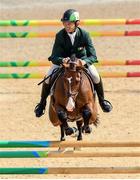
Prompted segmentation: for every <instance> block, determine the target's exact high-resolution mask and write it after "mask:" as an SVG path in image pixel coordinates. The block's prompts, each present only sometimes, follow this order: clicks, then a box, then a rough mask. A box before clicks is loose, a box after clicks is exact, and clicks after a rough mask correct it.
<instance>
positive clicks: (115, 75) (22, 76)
mask: <svg viewBox="0 0 140 180" xmlns="http://www.w3.org/2000/svg"><path fill="white" fill-rule="evenodd" d="M99 74H100V75H101V76H102V77H103V78H130V77H131V78H132V77H140V72H100V73H99ZM44 76H45V73H44V74H43V73H10V74H7V73H6V74H5V73H4V74H3V73H0V79H13V78H14V79H27V78H30V79H38V78H39V79H40V78H44Z"/></svg>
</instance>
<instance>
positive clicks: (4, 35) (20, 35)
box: [0, 30, 140, 38]
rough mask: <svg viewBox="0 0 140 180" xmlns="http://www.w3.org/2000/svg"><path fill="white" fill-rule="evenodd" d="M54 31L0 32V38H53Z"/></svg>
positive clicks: (130, 33)
mask: <svg viewBox="0 0 140 180" xmlns="http://www.w3.org/2000/svg"><path fill="white" fill-rule="evenodd" d="M89 34H90V36H91V37H98V36H100V37H103V36H140V31H138V30H136V31H91V32H89ZM55 35H56V33H55V32H0V38H53V37H55Z"/></svg>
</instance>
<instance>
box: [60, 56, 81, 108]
mask: <svg viewBox="0 0 140 180" xmlns="http://www.w3.org/2000/svg"><path fill="white" fill-rule="evenodd" d="M63 67H64V91H65V92H66V94H67V98H68V103H67V105H66V109H67V110H68V111H73V109H74V108H75V101H76V97H77V95H78V92H79V88H80V82H81V70H82V68H83V65H82V62H81V60H80V59H77V58H76V57H75V55H72V56H71V58H70V60H69V61H68V62H67V63H64V64H63Z"/></svg>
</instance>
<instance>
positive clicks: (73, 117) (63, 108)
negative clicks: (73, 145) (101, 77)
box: [49, 57, 98, 141]
mask: <svg viewBox="0 0 140 180" xmlns="http://www.w3.org/2000/svg"><path fill="white" fill-rule="evenodd" d="M62 66H63V67H62V69H63V70H62V73H61V74H60V75H59V76H58V78H57V81H56V83H55V87H54V90H53V94H52V95H51V98H50V105H49V118H50V121H51V122H52V124H53V125H54V126H60V129H61V138H60V140H61V141H64V140H65V135H71V134H73V133H74V129H73V128H71V127H70V126H69V125H68V122H74V121H76V125H77V129H78V135H77V140H82V132H85V133H91V128H90V126H89V125H90V124H94V125H95V126H97V124H98V117H97V104H96V100H95V94H96V93H95V92H94V93H93V89H94V87H92V85H91V82H90V80H89V77H88V76H87V74H86V73H85V70H84V69H85V66H83V65H82V60H80V59H78V58H76V57H71V58H70V60H69V62H68V63H63V65H62ZM93 86H94V85H93Z"/></svg>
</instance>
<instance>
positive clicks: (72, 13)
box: [61, 9, 80, 22]
mask: <svg viewBox="0 0 140 180" xmlns="http://www.w3.org/2000/svg"><path fill="white" fill-rule="evenodd" d="M79 20H80V19H79V12H78V11H76V10H74V9H68V10H67V11H65V12H64V14H63V17H62V18H61V21H70V22H76V21H79Z"/></svg>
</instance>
